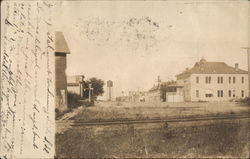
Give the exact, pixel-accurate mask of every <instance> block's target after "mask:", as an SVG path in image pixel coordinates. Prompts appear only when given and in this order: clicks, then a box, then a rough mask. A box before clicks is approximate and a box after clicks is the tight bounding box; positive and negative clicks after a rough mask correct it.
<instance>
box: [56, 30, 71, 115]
mask: <svg viewBox="0 0 250 159" xmlns="http://www.w3.org/2000/svg"><path fill="white" fill-rule="evenodd" d="M69 53H70V51H69V48H68V45H67V43H66V41H65V39H64V36H63V33H62V32H56V33H55V88H56V108H57V109H59V110H64V109H66V108H67V79H66V73H65V70H66V68H67V61H66V58H67V54H69Z"/></svg>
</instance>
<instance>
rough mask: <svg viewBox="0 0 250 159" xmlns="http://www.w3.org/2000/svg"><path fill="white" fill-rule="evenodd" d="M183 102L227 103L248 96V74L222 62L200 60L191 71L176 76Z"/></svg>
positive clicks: (187, 70) (236, 65)
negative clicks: (181, 87) (181, 86)
mask: <svg viewBox="0 0 250 159" xmlns="http://www.w3.org/2000/svg"><path fill="white" fill-rule="evenodd" d="M176 77H177V83H178V84H180V85H183V86H184V87H183V94H184V100H185V101H228V100H230V99H235V98H245V97H247V96H248V72H247V71H245V70H242V69H239V65H238V64H235V67H231V66H229V65H227V64H226V63H224V62H207V61H206V60H205V59H201V60H200V61H199V62H196V63H195V65H194V66H193V67H192V68H191V69H186V70H185V71H184V72H182V73H180V74H178V75H177V76H176Z"/></svg>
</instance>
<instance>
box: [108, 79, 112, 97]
mask: <svg viewBox="0 0 250 159" xmlns="http://www.w3.org/2000/svg"><path fill="white" fill-rule="evenodd" d="M107 86H108V93H109V97H108V100H109V101H111V99H112V97H111V95H112V94H111V90H112V87H113V81H111V80H108V81H107Z"/></svg>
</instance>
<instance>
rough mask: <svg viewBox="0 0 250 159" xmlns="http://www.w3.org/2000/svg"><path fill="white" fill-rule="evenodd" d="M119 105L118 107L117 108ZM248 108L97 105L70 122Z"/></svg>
mask: <svg viewBox="0 0 250 159" xmlns="http://www.w3.org/2000/svg"><path fill="white" fill-rule="evenodd" d="M117 105H119V106H117ZM249 110H250V109H249V107H245V106H241V105H237V104H236V103H158V105H156V106H154V105H153V104H152V103H122V104H121V103H120V102H119V103H118V104H117V103H116V102H107V103H105V102H104V103H99V104H97V106H95V107H89V108H84V109H83V110H82V112H80V113H79V114H77V115H76V116H74V117H72V118H71V119H72V120H81V121H88V120H97V121H98V120H122V119H150V118H162V119H165V118H169V117H200V116H211V115H212V116H221V115H239V114H249Z"/></svg>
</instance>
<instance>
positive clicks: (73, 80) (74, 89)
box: [67, 75, 88, 96]
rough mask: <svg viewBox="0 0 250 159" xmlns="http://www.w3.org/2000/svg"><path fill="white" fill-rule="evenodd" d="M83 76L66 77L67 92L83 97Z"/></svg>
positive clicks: (84, 85)
mask: <svg viewBox="0 0 250 159" xmlns="http://www.w3.org/2000/svg"><path fill="white" fill-rule="evenodd" d="M84 78H85V77H84V75H75V76H67V89H68V92H71V93H76V94H78V95H80V96H83V91H84V88H87V87H88V86H86V83H85V81H84Z"/></svg>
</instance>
